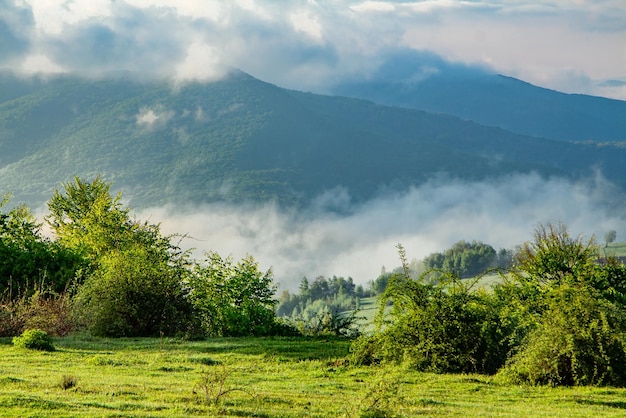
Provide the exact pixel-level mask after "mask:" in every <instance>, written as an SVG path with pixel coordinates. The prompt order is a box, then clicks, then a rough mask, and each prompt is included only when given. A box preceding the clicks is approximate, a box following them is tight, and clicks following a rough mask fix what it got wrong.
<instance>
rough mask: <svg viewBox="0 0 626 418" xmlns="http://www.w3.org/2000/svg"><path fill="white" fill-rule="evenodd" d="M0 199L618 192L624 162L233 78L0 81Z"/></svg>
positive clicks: (610, 149)
mask: <svg viewBox="0 0 626 418" xmlns="http://www.w3.org/2000/svg"><path fill="white" fill-rule="evenodd" d="M0 92H3V93H2V94H0V100H1V101H0V184H2V188H3V190H0V192H2V193H4V192H12V193H13V194H14V196H15V198H14V200H15V201H19V202H27V203H29V204H31V205H40V204H42V203H43V202H45V201H46V200H47V199H48V198H49V197H50V195H51V193H52V190H53V189H54V188H55V187H58V186H59V184H60V183H61V182H65V181H68V180H71V178H72V176H74V175H79V176H84V177H93V176H96V175H98V174H101V175H103V176H104V177H105V178H106V179H107V180H108V181H112V182H113V183H114V185H115V187H116V188H118V189H123V190H124V191H125V195H126V197H127V198H130V199H131V203H132V204H133V206H135V207H140V206H145V205H155V204H163V203H167V202H209V201H217V200H220V201H222V200H225V201H242V200H268V199H273V200H278V201H279V202H281V203H283V204H294V203H296V204H300V203H306V202H307V201H309V200H310V199H311V198H313V197H314V196H316V195H317V194H319V193H321V192H323V191H325V190H329V189H333V188H336V187H342V188H345V189H346V190H347V191H348V192H349V193H350V194H351V195H352V196H353V197H354V198H355V199H368V198H371V197H373V196H374V195H376V194H378V193H380V192H381V191H385V190H390V189H403V188H406V187H408V186H411V185H416V184H420V183H422V182H424V181H426V180H428V179H429V178H432V177H433V176H441V175H443V176H448V177H455V178H463V179H492V178H497V177H500V176H505V175H509V174H512V173H518V172H530V171H536V172H539V173H541V174H543V175H546V176H549V175H562V176H568V177H579V176H588V175H589V173H590V172H591V170H600V171H601V172H602V173H603V174H604V175H605V176H607V177H608V178H609V179H611V180H613V181H615V182H617V183H618V184H620V185H621V186H626V181H625V180H624V179H626V173H625V171H626V149H624V148H620V147H618V146H616V145H603V146H600V145H597V144H575V143H565V142H559V141H552V140H545V139H538V138H533V137H528V136H524V135H518V134H513V133H511V132H507V131H504V130H502V129H498V128H489V127H485V126H481V125H478V124H476V123H473V122H468V121H463V120H461V119H458V118H455V117H451V116H446V115H441V114H430V113H426V112H423V111H416V110H410V109H401V108H393V107H385V106H381V105H377V104H374V103H371V102H367V101H363V100H357V99H347V98H341V97H331V96H321V95H314V94H309V93H301V92H296V91H290V90H285V89H282V88H279V87H277V86H274V85H271V84H268V83H265V82H262V81H260V80H257V79H255V78H253V77H251V76H249V75H247V74H245V73H241V72H235V73H233V74H232V75H231V76H230V77H228V78H226V79H224V80H222V81H219V82H214V83H210V84H187V85H183V86H172V85H169V84H167V83H158V82H138V81H133V80H131V79H127V78H123V77H119V78H111V79H108V80H99V81H94V80H84V79H78V78H73V77H69V76H68V77H61V78H56V79H51V80H35V81H32V80H31V81H29V80H21V79H16V78H14V77H11V76H9V75H6V74H5V75H2V76H1V77H0Z"/></svg>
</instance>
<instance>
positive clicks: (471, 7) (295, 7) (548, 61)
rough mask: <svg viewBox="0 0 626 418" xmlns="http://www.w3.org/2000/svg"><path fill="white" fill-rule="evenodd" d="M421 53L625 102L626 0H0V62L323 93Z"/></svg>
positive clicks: (42, 69)
mask: <svg viewBox="0 0 626 418" xmlns="http://www.w3.org/2000/svg"><path fill="white" fill-rule="evenodd" d="M398 51H421V52H428V53H432V54H436V55H437V56H439V57H441V59H443V60H444V61H448V62H451V63H458V64H462V65H469V66H477V67H480V68H484V69H487V70H489V71H493V72H497V73H501V74H505V75H509V76H513V77H517V78H521V79H523V80H525V81H528V82H531V83H533V84H536V85H539V86H542V87H548V88H552V89H556V90H560V91H564V92H570V93H585V94H594V95H600V96H606V97H612V98H619V99H626V2H625V1H623V0H597V1H585V0H552V1H526V0H506V1H502V0H463V1H455V0H424V1H407V0H405V1H400V0H395V1H391V0H387V1H386V0H380V1H369V0H366V1H363V0H324V1H316V0H289V1H277V0H273V1H270V0H229V1H218V0H0V68H2V69H10V70H14V71H17V72H22V73H27V74H31V73H55V72H69V73H77V74H81V75H85V76H92V77H99V76H103V75H104V74H107V73H110V72H116V71H131V72H135V73H138V74H141V75H142V76H145V77H149V76H156V77H167V78H170V79H173V80H176V81H178V82H181V81H185V80H191V79H193V80H198V79H199V80H206V81H211V80H215V79H219V78H220V77H222V76H223V75H224V74H225V73H226V72H227V71H228V69H230V68H239V69H241V70H243V71H246V72H248V73H250V74H252V75H253V76H255V77H257V78H260V79H262V80H264V81H269V82H271V83H274V84H277V85H279V86H281V87H288V88H294V89H298V90H305V91H313V92H325V91H326V90H328V89H329V86H331V85H333V84H334V83H338V82H341V81H342V80H350V79H355V78H359V77H360V78H367V77H368V75H370V74H372V73H374V72H375V71H376V69H377V68H378V67H379V66H381V65H382V64H384V62H385V60H386V59H387V58H388V57H389V55H390V54H392V53H397V52H398Z"/></svg>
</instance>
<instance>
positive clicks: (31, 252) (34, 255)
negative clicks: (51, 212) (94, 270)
mask: <svg viewBox="0 0 626 418" xmlns="http://www.w3.org/2000/svg"><path fill="white" fill-rule="evenodd" d="M9 197H10V196H9V195H7V196H5V197H4V198H3V199H0V209H2V208H3V207H4V206H5V205H6V204H7V203H8V202H9ZM81 265H82V259H81V258H80V257H79V256H78V255H77V254H76V253H74V252H73V251H71V250H70V249H68V248H65V247H63V246H62V245H59V244H58V243H57V242H54V241H51V240H50V239H48V238H45V237H43V236H42V234H41V225H40V224H38V223H37V222H36V220H35V217H34V216H33V215H32V213H31V211H30V209H29V208H28V207H27V206H25V205H18V206H16V207H14V208H13V209H11V210H10V211H8V212H6V213H2V212H0V294H2V293H5V294H6V296H7V298H8V299H9V300H11V299H14V298H16V297H20V296H21V295H23V294H25V293H29V292H33V291H34V289H35V288H37V287H39V288H42V287H45V288H50V289H51V290H52V291H55V292H63V291H65V290H66V289H67V288H68V287H69V286H70V285H71V282H72V280H73V278H74V276H75V274H76V272H77V271H78V270H79V269H80V267H81Z"/></svg>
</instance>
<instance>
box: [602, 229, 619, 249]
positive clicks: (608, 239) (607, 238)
mask: <svg viewBox="0 0 626 418" xmlns="http://www.w3.org/2000/svg"><path fill="white" fill-rule="evenodd" d="M616 238H617V232H615V231H614V230H612V231H608V232H607V233H606V234H604V242H605V243H606V245H605V247H608V246H609V244H612V243H613V242H615V239H616Z"/></svg>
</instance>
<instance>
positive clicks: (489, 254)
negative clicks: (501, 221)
mask: <svg viewBox="0 0 626 418" xmlns="http://www.w3.org/2000/svg"><path fill="white" fill-rule="evenodd" d="M497 261H498V257H497V254H496V251H495V250H494V249H493V247H492V246H490V245H488V244H484V243H482V242H476V241H473V242H466V241H459V242H457V243H456V244H454V245H453V246H452V247H451V248H449V249H448V250H446V251H444V252H443V253H434V254H431V255H430V256H428V257H426V258H425V259H424V261H423V263H424V265H425V267H426V269H436V270H443V271H446V272H449V273H452V274H455V275H457V276H459V277H461V278H469V277H474V276H476V275H479V274H481V273H483V272H484V271H485V270H487V269H489V268H490V267H495V266H496V265H497Z"/></svg>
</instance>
